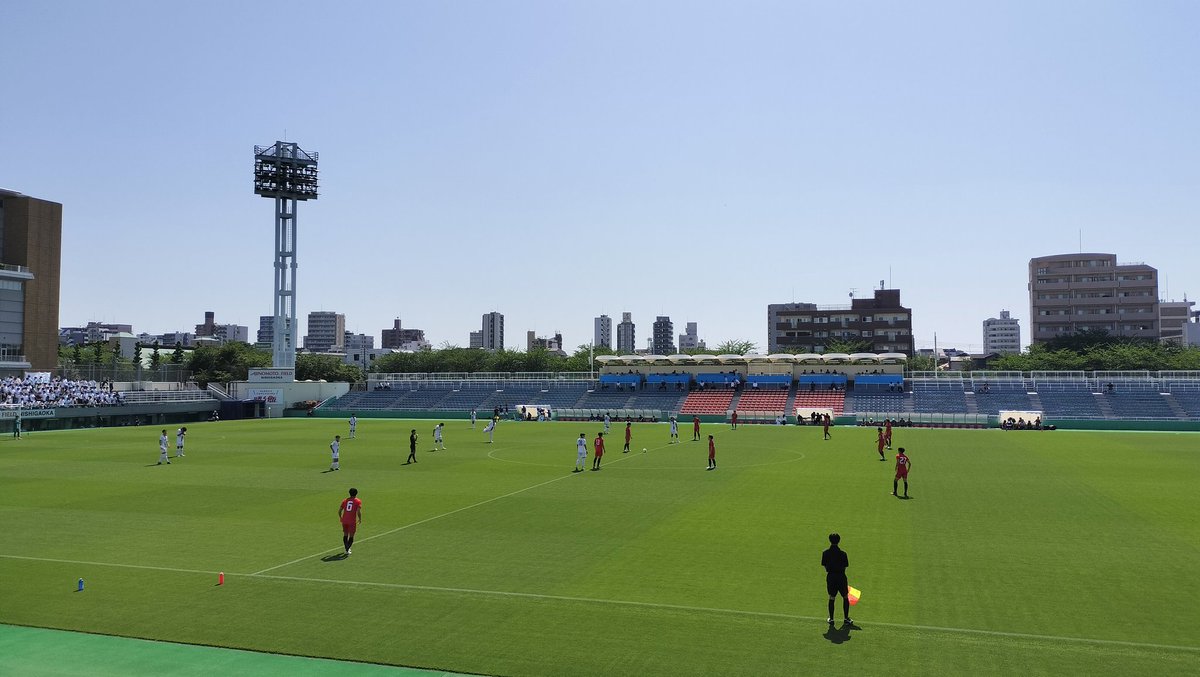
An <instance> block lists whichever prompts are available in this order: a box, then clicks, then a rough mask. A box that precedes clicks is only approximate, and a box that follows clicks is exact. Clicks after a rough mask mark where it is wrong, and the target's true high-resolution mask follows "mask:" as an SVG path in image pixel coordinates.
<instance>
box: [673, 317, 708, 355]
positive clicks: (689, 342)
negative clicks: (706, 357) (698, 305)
mask: <svg viewBox="0 0 1200 677" xmlns="http://www.w3.org/2000/svg"><path fill="white" fill-rule="evenodd" d="M685 326H686V328H685V329H684V332H683V333H682V334H680V335H679V352H681V353H685V352H687V351H689V350H696V349H697V348H703V347H704V344H703V343H701V342H700V336H699V334H698V333H697V331H696V323H695V322H688V323H687V325H685Z"/></svg>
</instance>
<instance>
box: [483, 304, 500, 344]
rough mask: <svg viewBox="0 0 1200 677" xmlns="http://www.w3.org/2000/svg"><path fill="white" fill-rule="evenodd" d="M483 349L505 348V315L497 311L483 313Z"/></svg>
mask: <svg viewBox="0 0 1200 677" xmlns="http://www.w3.org/2000/svg"><path fill="white" fill-rule="evenodd" d="M482 331H483V349H484V350H504V316H503V315H501V314H500V313H497V312H496V311H494V310H493V311H492V312H490V313H484V315H483V329H482Z"/></svg>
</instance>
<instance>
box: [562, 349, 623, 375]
mask: <svg viewBox="0 0 1200 677" xmlns="http://www.w3.org/2000/svg"><path fill="white" fill-rule="evenodd" d="M616 354H617V351H615V350H613V349H612V348H605V347H604V346H595V347H592V346H589V345H588V344H586V343H585V344H583V345H581V346H579V347H577V348H575V352H574V353H572V354H571V356H570V357H567V358H566V359H564V360H563V361H562V367H561V371H576V372H584V371H592V367H591V364H594V365H595V368H596V371H599V370H600V363H599V362H594V358H596V357H600V356H601V355H616Z"/></svg>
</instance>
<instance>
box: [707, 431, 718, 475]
mask: <svg viewBox="0 0 1200 677" xmlns="http://www.w3.org/2000/svg"><path fill="white" fill-rule="evenodd" d="M708 469H709V470H716V469H717V445H715V444H713V436H712V435H709V436H708Z"/></svg>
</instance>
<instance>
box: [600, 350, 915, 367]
mask: <svg viewBox="0 0 1200 677" xmlns="http://www.w3.org/2000/svg"><path fill="white" fill-rule="evenodd" d="M596 361H597V362H599V363H601V364H602V365H613V366H616V365H628V366H639V365H651V364H663V363H669V364H696V365H700V364H717V365H731V366H739V365H741V366H744V365H748V364H751V363H760V362H775V363H777V364H789V363H790V364H904V363H905V362H907V361H908V356H907V355H905V354H904V353H854V354H853V355H848V354H846V353H825V354H824V355H818V354H816V353H798V354H795V355H793V354H791V353H774V354H771V355H758V354H750V355H733V354H726V355H707V354H699V355H683V354H675V355H600V356H598V357H597V358H596Z"/></svg>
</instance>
